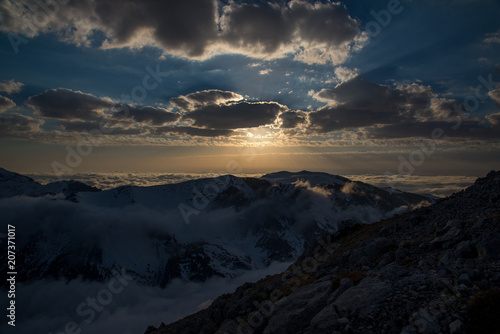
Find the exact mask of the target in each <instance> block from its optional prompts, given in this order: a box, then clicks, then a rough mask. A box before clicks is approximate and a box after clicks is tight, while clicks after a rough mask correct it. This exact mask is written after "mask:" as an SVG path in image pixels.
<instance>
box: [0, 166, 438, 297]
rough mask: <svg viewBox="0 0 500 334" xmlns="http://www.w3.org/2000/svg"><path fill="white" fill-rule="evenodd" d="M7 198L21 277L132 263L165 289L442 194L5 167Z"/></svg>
mask: <svg viewBox="0 0 500 334" xmlns="http://www.w3.org/2000/svg"><path fill="white" fill-rule="evenodd" d="M0 198H2V199H1V200H0V211H2V214H3V216H4V220H5V222H6V223H8V224H13V225H16V226H18V230H19V232H18V236H17V238H18V241H17V245H18V246H17V247H18V250H17V263H18V265H19V267H20V268H23V270H19V273H18V281H20V282H29V281H33V280H40V279H44V278H56V279H65V280H72V279H76V278H78V277H80V278H83V279H84V280H90V281H104V280H106V279H109V278H110V277H112V275H113V271H115V270H118V271H120V270H122V269H123V268H125V269H126V271H127V273H129V274H130V275H133V276H134V278H135V280H136V281H137V282H140V283H141V284H145V285H150V286H161V287H165V286H166V285H168V284H169V282H171V281H172V280H173V279H176V278H180V279H183V280H190V281H205V280H206V279H208V278H210V277H237V276H240V275H242V274H243V273H245V272H248V271H251V270H255V269H259V268H265V267H267V266H269V265H270V264H271V263H273V262H276V261H278V262H289V261H294V260H296V259H297V258H298V257H299V256H300V255H301V254H302V253H303V251H304V250H305V249H306V248H307V247H309V246H310V245H311V243H312V242H313V241H314V239H315V238H317V237H318V236H320V235H323V234H325V233H328V234H331V233H335V232H337V231H338V230H339V229H341V228H343V227H345V226H352V225H356V224H368V223H373V222H376V221H378V220H380V219H382V218H388V217H391V216H393V215H395V214H399V213H402V212H404V211H407V210H410V209H412V208H414V207H418V206H422V205H427V204H429V203H431V202H433V201H434V200H435V198H433V197H430V196H422V195H416V194H411V193H405V192H401V191H397V190H395V189H382V188H378V187H374V186H371V185H369V184H365V183H362V182H356V181H351V180H349V179H346V178H343V177H340V176H335V175H330V174H327V173H313V172H307V171H302V172H298V173H291V172H278V173H272V174H267V175H264V176H263V177H261V178H240V177H236V176H231V175H227V176H220V177H217V178H206V179H199V180H193V181H187V182H182V183H179V184H166V185H160V186H149V187H137V186H123V187H118V188H115V189H110V190H105V191H101V190H100V189H97V188H95V187H91V186H88V185H85V184H84V183H81V182H76V181H59V182H55V183H49V184H46V185H42V184H40V183H37V182H35V181H34V180H33V179H31V178H29V177H26V176H22V175H19V174H17V173H13V172H9V171H6V170H4V169H0ZM2 209H3V210H2ZM3 257H4V255H3V254H2V255H1V256H0V258H2V260H3ZM5 263H6V261H2V262H1V265H0V270H1V271H2V273H5V272H6V271H5V270H4V269H5V268H3V267H1V266H4V265H5ZM3 282H5V281H3Z"/></svg>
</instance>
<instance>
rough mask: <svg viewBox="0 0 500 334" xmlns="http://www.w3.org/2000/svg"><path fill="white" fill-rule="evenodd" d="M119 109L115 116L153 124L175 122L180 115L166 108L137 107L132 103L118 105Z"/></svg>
mask: <svg viewBox="0 0 500 334" xmlns="http://www.w3.org/2000/svg"><path fill="white" fill-rule="evenodd" d="M116 109H118V111H116V112H114V113H113V117H114V118H119V119H130V120H134V121H136V122H139V123H150V124H152V125H163V124H165V123H170V122H175V121H177V120H178V119H179V117H180V115H179V114H175V113H172V112H169V111H167V110H166V109H164V108H156V107H136V106H130V105H119V106H116Z"/></svg>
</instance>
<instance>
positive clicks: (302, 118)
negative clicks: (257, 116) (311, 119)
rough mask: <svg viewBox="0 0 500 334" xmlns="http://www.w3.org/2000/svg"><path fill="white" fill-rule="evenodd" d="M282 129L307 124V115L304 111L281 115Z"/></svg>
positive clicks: (288, 112)
mask: <svg viewBox="0 0 500 334" xmlns="http://www.w3.org/2000/svg"><path fill="white" fill-rule="evenodd" d="M279 118H280V119H281V122H282V123H281V126H280V127H281V128H283V129H292V128H296V127H297V126H298V125H300V124H303V123H305V122H306V119H307V115H306V113H304V112H302V111H285V112H283V113H281V114H280V115H279Z"/></svg>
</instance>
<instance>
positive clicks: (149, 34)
mask: <svg viewBox="0 0 500 334" xmlns="http://www.w3.org/2000/svg"><path fill="white" fill-rule="evenodd" d="M52 4H53V3H52ZM50 9H51V12H52V14H51V15H47V13H46V12H45V11H44V9H43V8H42V6H40V5H39V3H35V2H32V1H29V0H20V1H17V3H15V4H14V2H5V3H4V4H3V6H2V7H1V8H0V10H1V12H2V14H3V17H4V20H3V24H2V26H1V27H0V29H1V30H2V31H3V32H13V33H17V34H23V35H25V36H28V37H35V36H38V35H39V34H43V33H48V32H58V36H59V38H60V39H61V40H63V41H66V42H69V43H74V44H76V45H79V46H91V45H95V44H96V43H98V44H100V45H101V48H105V49H106V48H122V47H130V48H142V47H145V46H153V47H157V48H160V49H162V50H163V51H164V52H165V53H166V54H170V55H174V56H181V57H187V58H191V59H207V58H209V57H211V56H213V55H217V54H227V53H240V54H243V55H246V56H249V57H253V58H262V59H271V58H278V57H285V56H287V55H291V56H293V57H294V59H296V60H298V61H302V62H305V63H308V64H313V63H321V64H325V63H332V64H340V63H342V62H344V61H345V60H346V58H347V57H348V55H349V53H350V52H351V51H353V50H356V49H359V48H360V47H362V46H363V45H364V43H365V41H366V34H364V33H361V32H360V31H361V29H360V26H361V25H360V22H359V21H358V20H356V19H353V18H352V17H351V16H350V15H349V13H348V11H347V9H346V8H345V7H344V6H343V5H341V4H340V3H335V2H323V1H317V2H313V1H303V0H291V1H265V2H254V1H248V2H233V1H230V2H225V4H222V3H221V2H218V1H215V0H186V1H155V0H146V1H141V2H137V1H132V0H125V1H119V0H107V1H105V0H81V1H69V2H68V3H65V4H57V3H56V4H55V5H52V7H50ZM28 23H36V24H28ZM96 32H101V34H96ZM96 35H100V36H104V37H105V38H104V41H102V40H99V39H97V38H95V36H96Z"/></svg>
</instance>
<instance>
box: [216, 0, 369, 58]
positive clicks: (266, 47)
mask: <svg viewBox="0 0 500 334" xmlns="http://www.w3.org/2000/svg"><path fill="white" fill-rule="evenodd" d="M220 21H221V27H222V37H223V41H224V42H225V43H227V46H228V48H230V49H233V50H235V51H236V52H240V53H243V54H245V55H249V56H251V57H261V58H265V57H268V58H269V57H270V58H273V57H283V56H285V55H287V54H293V55H294V59H295V60H298V61H302V62H304V63H307V64H326V63H332V64H334V65H335V64H339V63H342V62H344V61H345V59H346V58H347V57H348V55H349V53H350V52H351V50H352V49H353V48H354V44H356V43H361V44H362V43H363V42H362V40H363V38H364V37H363V36H362V34H360V33H359V28H360V23H359V22H358V21H357V20H355V19H353V18H351V17H350V16H349V13H348V12H347V10H346V9H345V8H344V7H343V6H341V5H340V4H338V3H331V2H330V3H321V2H315V3H312V2H307V1H301V0H292V1H288V3H286V4H285V3H280V2H278V1H276V2H263V3H259V4H256V3H241V4H236V3H233V4H231V5H229V6H226V7H224V10H223V15H222V17H221V19H220Z"/></svg>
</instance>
